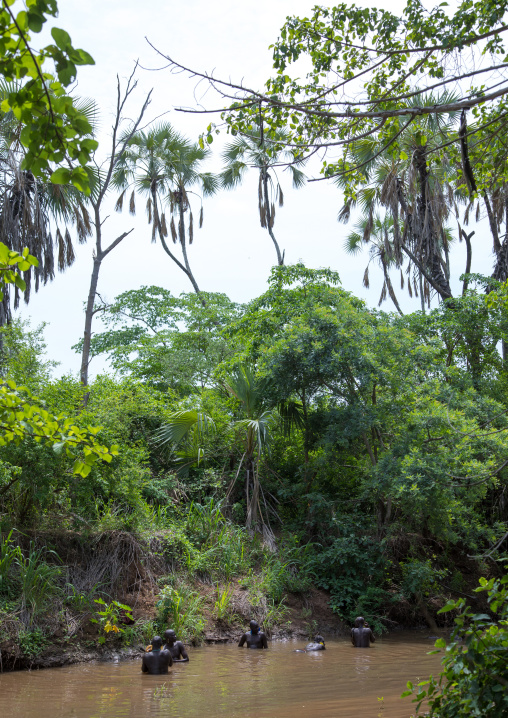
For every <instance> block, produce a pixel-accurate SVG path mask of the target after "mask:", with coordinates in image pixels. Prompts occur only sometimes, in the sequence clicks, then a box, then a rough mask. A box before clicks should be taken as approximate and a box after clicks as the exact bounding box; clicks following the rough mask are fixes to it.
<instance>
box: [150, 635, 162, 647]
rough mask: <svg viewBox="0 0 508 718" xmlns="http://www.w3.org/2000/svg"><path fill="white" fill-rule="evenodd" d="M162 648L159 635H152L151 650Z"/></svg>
mask: <svg viewBox="0 0 508 718" xmlns="http://www.w3.org/2000/svg"><path fill="white" fill-rule="evenodd" d="M161 648H162V638H161V637H160V636H154V637H153V638H152V651H160V649H161Z"/></svg>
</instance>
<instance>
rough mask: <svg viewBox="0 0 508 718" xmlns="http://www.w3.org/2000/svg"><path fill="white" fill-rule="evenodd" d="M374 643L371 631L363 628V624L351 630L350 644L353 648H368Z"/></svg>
mask: <svg viewBox="0 0 508 718" xmlns="http://www.w3.org/2000/svg"><path fill="white" fill-rule="evenodd" d="M375 641H376V639H375V638H374V634H373V633H372V631H371V629H370V628H368V627H367V626H364V625H363V623H360V624H358V625H357V626H356V627H355V628H352V629H351V643H352V644H353V646H354V647H355V648H370V644H371V642H372V643H375Z"/></svg>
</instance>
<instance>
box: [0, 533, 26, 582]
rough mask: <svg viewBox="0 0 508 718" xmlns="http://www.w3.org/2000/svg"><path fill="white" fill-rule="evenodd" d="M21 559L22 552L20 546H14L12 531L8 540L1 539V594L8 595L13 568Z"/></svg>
mask: <svg viewBox="0 0 508 718" xmlns="http://www.w3.org/2000/svg"><path fill="white" fill-rule="evenodd" d="M21 558H22V554H21V550H20V548H19V546H15V545H14V543H13V540H12V531H10V532H9V534H8V535H7V538H5V539H0V594H7V593H8V589H9V573H10V570H11V566H12V564H13V563H17V562H18V561H19V560H20V559H21Z"/></svg>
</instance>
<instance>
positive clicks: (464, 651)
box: [402, 576, 508, 718]
mask: <svg viewBox="0 0 508 718" xmlns="http://www.w3.org/2000/svg"><path fill="white" fill-rule="evenodd" d="M475 591H476V592H480V591H487V592H488V602H489V607H490V610H491V611H492V614H493V615H494V616H496V620H494V619H493V618H491V617H490V616H488V615H487V614H485V613H481V614H474V613H473V612H472V610H471V608H470V606H468V605H467V604H466V602H465V601H464V599H463V598H461V599H459V600H458V601H449V602H448V603H447V604H446V606H444V607H443V608H442V609H441V610H440V611H439V613H446V612H448V611H458V612H459V613H458V615H457V616H456V617H455V628H454V630H453V633H452V635H451V641H450V643H449V644H448V645H447V644H446V641H445V640H444V639H443V638H440V639H438V640H437V641H436V643H435V646H436V648H437V649H439V650H441V649H445V650H446V654H445V656H444V658H443V661H442V665H443V672H442V673H441V675H440V677H439V679H437V680H436V679H435V678H433V677H432V676H431V677H430V679H429V680H428V681H422V682H421V683H418V685H417V686H413V684H412V683H410V682H409V683H408V690H407V691H406V692H405V693H403V694H402V695H403V696H407V695H415V694H416V695H415V697H414V699H413V702H414V703H416V714H417V715H422V714H421V713H420V708H421V707H422V704H423V703H424V702H425V704H427V702H428V705H425V708H424V709H425V714H428V715H429V716H430V717H434V718H471V717H472V716H478V718H480V717H481V718H500V716H505V715H507V714H508V690H507V689H508V662H507V660H506V656H507V652H508V576H504V577H503V578H501V579H491V580H490V581H487V580H486V579H485V578H482V579H480V586H479V587H478V588H476V589H475ZM439 650H438V651H435V652H436V653H438V652H439ZM427 712H428V713H427Z"/></svg>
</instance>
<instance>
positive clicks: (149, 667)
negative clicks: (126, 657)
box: [141, 638, 173, 676]
mask: <svg viewBox="0 0 508 718" xmlns="http://www.w3.org/2000/svg"><path fill="white" fill-rule="evenodd" d="M161 649H162V641H161V639H160V638H159V640H158V641H156V640H155V639H154V640H153V641H152V650H151V651H150V652H149V653H145V654H144V655H143V660H142V662H141V670H142V671H143V673H149V674H150V675H151V676H159V675H161V674H163V673H167V672H168V668H170V667H171V666H172V665H173V658H172V657H171V653H170V652H169V651H165V650H161Z"/></svg>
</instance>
